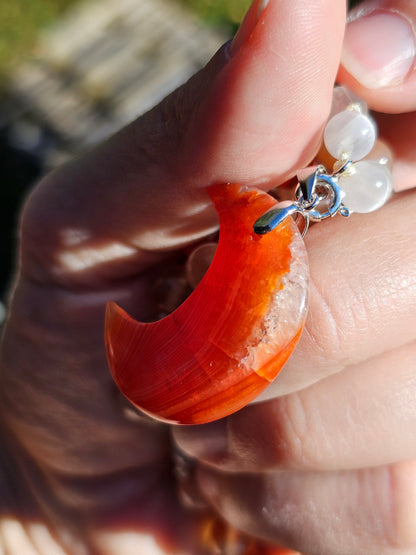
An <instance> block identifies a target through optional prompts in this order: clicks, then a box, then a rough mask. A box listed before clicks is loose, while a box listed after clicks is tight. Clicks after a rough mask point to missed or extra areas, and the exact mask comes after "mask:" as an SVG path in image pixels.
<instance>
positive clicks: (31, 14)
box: [0, 0, 75, 78]
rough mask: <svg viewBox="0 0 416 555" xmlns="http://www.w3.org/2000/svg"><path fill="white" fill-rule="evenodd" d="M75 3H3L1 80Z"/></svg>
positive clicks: (42, 0) (54, 0) (0, 15)
mask: <svg viewBox="0 0 416 555" xmlns="http://www.w3.org/2000/svg"><path fill="white" fill-rule="evenodd" d="M74 3H75V0H0V78H1V76H4V74H5V73H6V72H7V70H9V69H10V68H11V67H12V66H13V65H14V64H15V63H16V62H17V61H18V60H20V59H21V58H22V57H24V56H25V55H28V54H30V52H31V51H32V48H33V47H34V45H35V43H36V37H37V34H38V32H39V30H40V29H42V28H43V27H45V26H47V25H48V24H50V23H52V22H53V21H55V20H56V18H57V17H58V16H59V15H60V14H61V13H62V12H63V11H64V10H65V9H67V8H68V7H69V6H71V5H73V4H74Z"/></svg>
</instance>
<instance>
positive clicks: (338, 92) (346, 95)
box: [329, 86, 368, 119]
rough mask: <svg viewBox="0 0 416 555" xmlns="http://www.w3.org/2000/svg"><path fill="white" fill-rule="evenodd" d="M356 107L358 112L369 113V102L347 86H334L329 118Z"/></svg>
mask: <svg viewBox="0 0 416 555" xmlns="http://www.w3.org/2000/svg"><path fill="white" fill-rule="evenodd" d="M353 106H354V107H355V108H356V110H357V111H358V112H361V113H362V114H367V112H368V109H367V104H366V103H365V102H364V100H362V99H361V98H360V97H359V96H357V95H356V94H354V93H352V92H351V91H350V90H348V89H347V88H346V87H343V86H338V87H334V91H333V93H332V106H331V112H330V114H329V119H331V118H332V117H333V116H335V114H339V112H342V111H343V110H347V109H350V108H351V107H353Z"/></svg>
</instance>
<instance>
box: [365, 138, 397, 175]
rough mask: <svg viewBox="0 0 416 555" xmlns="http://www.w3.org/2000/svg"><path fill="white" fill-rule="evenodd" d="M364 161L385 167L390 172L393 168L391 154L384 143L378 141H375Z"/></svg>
mask: <svg viewBox="0 0 416 555" xmlns="http://www.w3.org/2000/svg"><path fill="white" fill-rule="evenodd" d="M365 159H366V160H374V161H375V162H378V163H379V164H381V165H382V166H386V167H387V168H389V170H390V171H391V169H392V167H393V153H392V151H391V149H390V148H389V147H388V146H387V145H386V143H385V142H383V141H381V140H380V139H377V140H376V144H375V145H374V148H373V150H372V151H371V152H370V153H369V154H367V156H366V157H365Z"/></svg>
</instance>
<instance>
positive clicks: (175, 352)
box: [105, 185, 308, 424]
mask: <svg viewBox="0 0 416 555" xmlns="http://www.w3.org/2000/svg"><path fill="white" fill-rule="evenodd" d="M207 190H208V193H209V195H210V197H211V199H212V201H213V203H214V206H215V208H216V210H217V211H218V214H219V221H220V238H219V243H218V247H217V251H216V254H215V257H214V260H213V261H212V264H211V266H210V267H209V269H208V271H207V273H206V274H205V276H204V278H203V279H202V281H201V282H200V283H199V285H198V286H197V287H196V289H195V290H194V291H193V293H192V294H191V295H190V296H189V297H188V298H187V299H186V301H185V302H184V303H183V304H182V305H181V306H180V307H179V308H177V309H176V310H175V311H174V312H172V313H171V314H169V315H168V316H166V317H165V318H163V319H162V320H159V321H157V322H151V323H142V322H137V321H136V320H134V319H133V318H131V317H130V316H129V315H128V314H127V313H126V312H125V311H124V310H122V309H121V308H120V307H119V306H117V305H116V304H115V303H113V302H110V303H108V306H107V311H106V321H105V339H106V347H107V357H108V361H109V366H110V369H111V373H112V375H113V378H114V380H115V382H116V384H117V385H118V387H119V388H120V390H121V391H122V392H123V394H124V395H125V396H126V397H127V398H128V399H129V400H130V401H131V403H133V405H135V406H136V407H137V408H139V409H140V410H142V411H144V412H145V413H147V414H148V415H150V416H152V417H154V418H156V419H159V420H162V421H165V422H169V423H175V424H203V423H207V422H211V421H213V420H217V419H220V418H223V417H225V416H228V415H229V414H232V413H234V412H235V411H237V410H239V409H241V408H242V407H244V406H245V405H247V404H248V403H249V402H250V401H252V400H253V399H254V398H255V397H257V396H258V395H259V394H260V393H261V392H262V391H263V390H264V389H265V388H266V387H267V386H268V385H269V384H270V382H271V381H272V380H273V379H274V378H275V377H276V375H277V374H278V373H279V371H280V369H281V368H282V366H283V365H284V363H285V362H286V360H287V359H288V357H289V356H290V354H291V352H292V351H293V349H294V347H295V345H296V343H297V341H298V339H299V336H300V334H301V331H302V328H303V325H304V322H305V317H306V311H307V292H308V265H307V256H306V251H305V246H304V243H303V240H302V238H301V236H300V233H299V231H298V228H297V226H296V224H295V223H294V221H293V220H292V218H288V219H287V220H285V221H284V222H283V223H282V224H280V225H279V226H278V227H277V228H276V229H274V230H273V231H271V232H270V233H267V234H266V235H261V236H259V235H256V234H255V233H254V232H253V223H254V222H255V221H256V220H257V219H258V218H259V217H260V216H261V215H262V214H264V212H265V211H267V210H268V209H270V208H272V207H273V206H275V204H276V200H275V199H274V198H273V197H271V196H270V195H268V194H267V193H264V192H261V191H257V190H247V189H244V188H241V187H240V186H239V185H215V186H212V187H209V188H208V189H207Z"/></svg>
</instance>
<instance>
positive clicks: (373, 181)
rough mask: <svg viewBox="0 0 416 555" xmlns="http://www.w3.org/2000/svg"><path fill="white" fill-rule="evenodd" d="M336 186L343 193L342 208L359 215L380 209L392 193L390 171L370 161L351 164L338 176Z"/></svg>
mask: <svg viewBox="0 0 416 555" xmlns="http://www.w3.org/2000/svg"><path fill="white" fill-rule="evenodd" d="M338 184H339V186H340V187H341V189H342V190H343V191H344V193H345V198H344V199H343V204H344V206H346V207H347V208H348V209H349V210H351V211H352V212H358V213H361V214H366V213H368V212H373V211H374V210H377V209H378V208H381V207H382V206H383V204H385V203H386V202H387V201H388V199H389V198H390V195H391V193H392V191H393V179H392V176H391V173H390V170H389V169H388V168H387V167H386V166H382V165H381V164H379V163H377V162H374V161H372V160H362V161H361V162H357V163H356V164H353V165H352V166H351V167H350V168H349V169H348V170H347V171H346V172H345V173H343V174H341V175H340V177H339V179H338Z"/></svg>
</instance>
